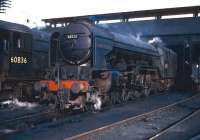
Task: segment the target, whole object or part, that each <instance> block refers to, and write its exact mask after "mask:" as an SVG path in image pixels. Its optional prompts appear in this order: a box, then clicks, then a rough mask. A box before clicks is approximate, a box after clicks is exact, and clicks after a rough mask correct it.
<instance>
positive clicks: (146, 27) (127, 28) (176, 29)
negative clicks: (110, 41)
mask: <svg viewBox="0 0 200 140" xmlns="http://www.w3.org/2000/svg"><path fill="white" fill-rule="evenodd" d="M98 26H103V27H104V28H108V29H109V30H111V31H114V32H118V33H123V34H132V35H140V36H172V35H176V36H177V35H191V34H193V35H196V34H199V35H200V17H196V18H193V17H190V18H178V19H161V20H148V21H147V20H145V21H133V22H124V23H109V24H99V25H98Z"/></svg>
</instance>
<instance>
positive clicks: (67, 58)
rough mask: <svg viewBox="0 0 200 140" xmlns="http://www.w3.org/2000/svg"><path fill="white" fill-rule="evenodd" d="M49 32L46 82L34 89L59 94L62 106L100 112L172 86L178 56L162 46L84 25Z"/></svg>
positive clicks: (91, 25) (76, 23)
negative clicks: (108, 105) (90, 105)
mask: <svg viewBox="0 0 200 140" xmlns="http://www.w3.org/2000/svg"><path fill="white" fill-rule="evenodd" d="M48 32H49V33H51V39H50V50H49V58H50V59H49V64H50V65H49V68H48V72H47V73H48V74H47V75H46V76H45V77H48V78H47V79H48V80H43V81H40V82H39V84H37V85H38V87H43V88H38V89H44V87H45V89H46V91H45V93H46V92H48V93H54V94H55V93H58V95H59V97H60V98H59V101H61V102H62V105H61V106H62V107H63V108H70V107H73V108H74V107H75V108H77V107H78V108H85V107H86V104H87V103H92V104H93V105H94V108H95V109H96V110H98V109H101V106H102V105H103V104H106V103H113V104H115V103H121V102H126V101H128V100H132V99H134V98H137V97H140V96H148V95H149V94H150V93H151V92H157V91H163V90H167V89H169V88H170V87H171V86H172V85H173V83H174V78H175V75H176V53H174V52H173V51H172V50H170V49H168V48H166V47H165V46H164V44H163V43H158V42H152V45H151V44H148V43H145V42H143V41H141V40H138V39H136V38H135V37H134V36H132V35H128V34H119V33H115V32H112V31H109V30H108V29H104V28H102V27H99V26H98V25H96V24H93V23H90V22H85V21H76V22H71V23H69V24H68V25H67V26H66V27H57V28H50V29H48ZM45 95H46V94H45ZM63 99H64V100H63Z"/></svg>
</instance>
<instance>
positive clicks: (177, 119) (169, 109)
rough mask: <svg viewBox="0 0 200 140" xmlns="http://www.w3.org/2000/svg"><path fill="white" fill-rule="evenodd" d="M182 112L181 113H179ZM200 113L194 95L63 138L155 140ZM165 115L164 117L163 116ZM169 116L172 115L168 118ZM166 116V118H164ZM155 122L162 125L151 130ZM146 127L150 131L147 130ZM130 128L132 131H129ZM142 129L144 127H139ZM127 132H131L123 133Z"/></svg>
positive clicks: (68, 139) (198, 104) (71, 139)
mask: <svg viewBox="0 0 200 140" xmlns="http://www.w3.org/2000/svg"><path fill="white" fill-rule="evenodd" d="M181 112H182V113H181ZM197 114H200V95H199V94H197V95H194V96H192V97H189V98H187V99H184V100H181V101H178V102H176V103H173V104H171V105H168V106H165V107H161V108H158V109H156V110H153V111H151V112H147V113H144V114H141V115H137V116H134V117H131V118H128V119H125V120H122V121H119V122H116V123H113V124H110V125H106V126H103V127H100V128H97V129H94V130H91V131H88V132H84V133H81V134H78V135H75V136H72V137H68V138H65V140H93V139H101V140H104V139H109V140H112V139H114V140H117V139H119V140H120V139H128V138H129V139H131V140H134V139H137V140H138V139H149V140H155V139H156V140H157V139H160V138H161V137H163V136H164V135H165V134H167V132H169V131H170V130H171V129H173V128H175V127H177V126H178V125H180V124H182V123H183V122H185V121H187V120H188V119H191V118H192V117H193V116H195V115H197ZM164 116H165V117H164ZM169 116H173V118H170V117H169ZM166 117H168V118H166ZM161 122H162V123H161ZM156 123H160V124H162V125H160V126H159V128H156V129H154V130H153V131H152V128H151V127H149V126H152V127H155V126H157V125H156ZM141 125H142V126H144V127H146V128H145V131H144V132H145V133H144V134H141V132H140V133H137V132H138V130H137V129H138V127H141ZM147 127H149V128H148V129H149V130H150V129H151V131H150V132H149V131H148V132H147ZM130 130H132V131H130ZM141 130H142V131H143V130H144V129H141ZM123 131H124V133H125V132H129V133H131V134H123Z"/></svg>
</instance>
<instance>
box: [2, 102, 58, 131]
mask: <svg viewBox="0 0 200 140" xmlns="http://www.w3.org/2000/svg"><path fill="white" fill-rule="evenodd" d="M0 113H1V114H0V135H4V132H5V130H11V131H12V132H15V131H20V130H23V129H25V128H29V127H34V126H35V125H37V124H40V123H43V122H46V121H51V120H52V119H53V118H55V117H57V113H56V111H55V110H53V109H49V107H47V106H46V107H40V108H37V109H36V110H32V111H31V110H28V111H27V110H23V109H15V110H13V111H12V110H1V112H0Z"/></svg>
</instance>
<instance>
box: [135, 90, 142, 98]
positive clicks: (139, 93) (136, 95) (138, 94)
mask: <svg viewBox="0 0 200 140" xmlns="http://www.w3.org/2000/svg"><path fill="white" fill-rule="evenodd" d="M134 96H135V97H136V98H140V97H141V96H142V93H141V92H139V91H138V90H135V91H134Z"/></svg>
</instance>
